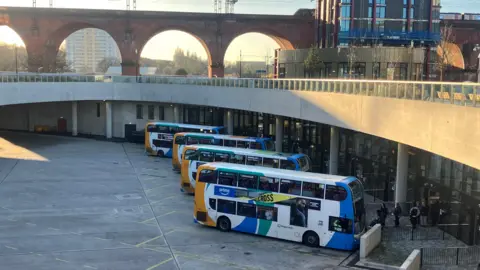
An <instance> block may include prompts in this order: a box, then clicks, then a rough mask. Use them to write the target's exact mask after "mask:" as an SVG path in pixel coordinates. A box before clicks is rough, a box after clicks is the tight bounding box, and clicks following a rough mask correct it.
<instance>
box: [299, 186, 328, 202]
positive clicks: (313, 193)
mask: <svg viewBox="0 0 480 270" xmlns="http://www.w3.org/2000/svg"><path fill="white" fill-rule="evenodd" d="M324 193H325V185H324V184H316V183H310V182H303V186H302V196H306V197H314V198H319V199H323V196H324Z"/></svg>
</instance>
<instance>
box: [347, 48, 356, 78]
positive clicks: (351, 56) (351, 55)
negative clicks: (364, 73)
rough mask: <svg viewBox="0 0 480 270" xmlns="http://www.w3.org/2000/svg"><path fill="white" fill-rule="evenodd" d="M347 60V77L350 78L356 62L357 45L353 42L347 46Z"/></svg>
mask: <svg viewBox="0 0 480 270" xmlns="http://www.w3.org/2000/svg"><path fill="white" fill-rule="evenodd" d="M347 60H348V77H349V78H350V79H351V78H352V75H353V71H354V67H355V63H356V62H357V47H356V46H355V45H354V44H349V45H348V48H347Z"/></svg>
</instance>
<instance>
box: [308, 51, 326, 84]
mask: <svg viewBox="0 0 480 270" xmlns="http://www.w3.org/2000/svg"><path fill="white" fill-rule="evenodd" d="M303 64H304V65H305V70H306V71H307V73H308V75H309V77H311V76H312V75H313V74H315V72H319V73H320V72H321V70H322V69H323V68H325V65H324V63H323V62H322V60H321V58H320V49H319V48H317V47H315V46H312V47H311V48H310V49H309V50H308V55H307V58H305V61H304V62H303Z"/></svg>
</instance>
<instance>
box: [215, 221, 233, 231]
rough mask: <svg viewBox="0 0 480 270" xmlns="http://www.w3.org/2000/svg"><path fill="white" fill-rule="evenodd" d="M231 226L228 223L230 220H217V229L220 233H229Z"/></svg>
mask: <svg viewBox="0 0 480 270" xmlns="http://www.w3.org/2000/svg"><path fill="white" fill-rule="evenodd" d="M231 227H232V224H231V223H230V219H228V218H227V217H219V218H218V220H217V228H218V229H219V230H220V231H222V232H228V231H230V229H231Z"/></svg>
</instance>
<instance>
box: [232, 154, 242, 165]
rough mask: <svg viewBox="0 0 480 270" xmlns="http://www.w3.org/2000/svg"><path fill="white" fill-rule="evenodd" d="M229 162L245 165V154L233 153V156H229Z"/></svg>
mask: <svg viewBox="0 0 480 270" xmlns="http://www.w3.org/2000/svg"><path fill="white" fill-rule="evenodd" d="M230 163H234V164H243V165H245V156H242V155H233V156H232V157H231V158H230Z"/></svg>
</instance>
